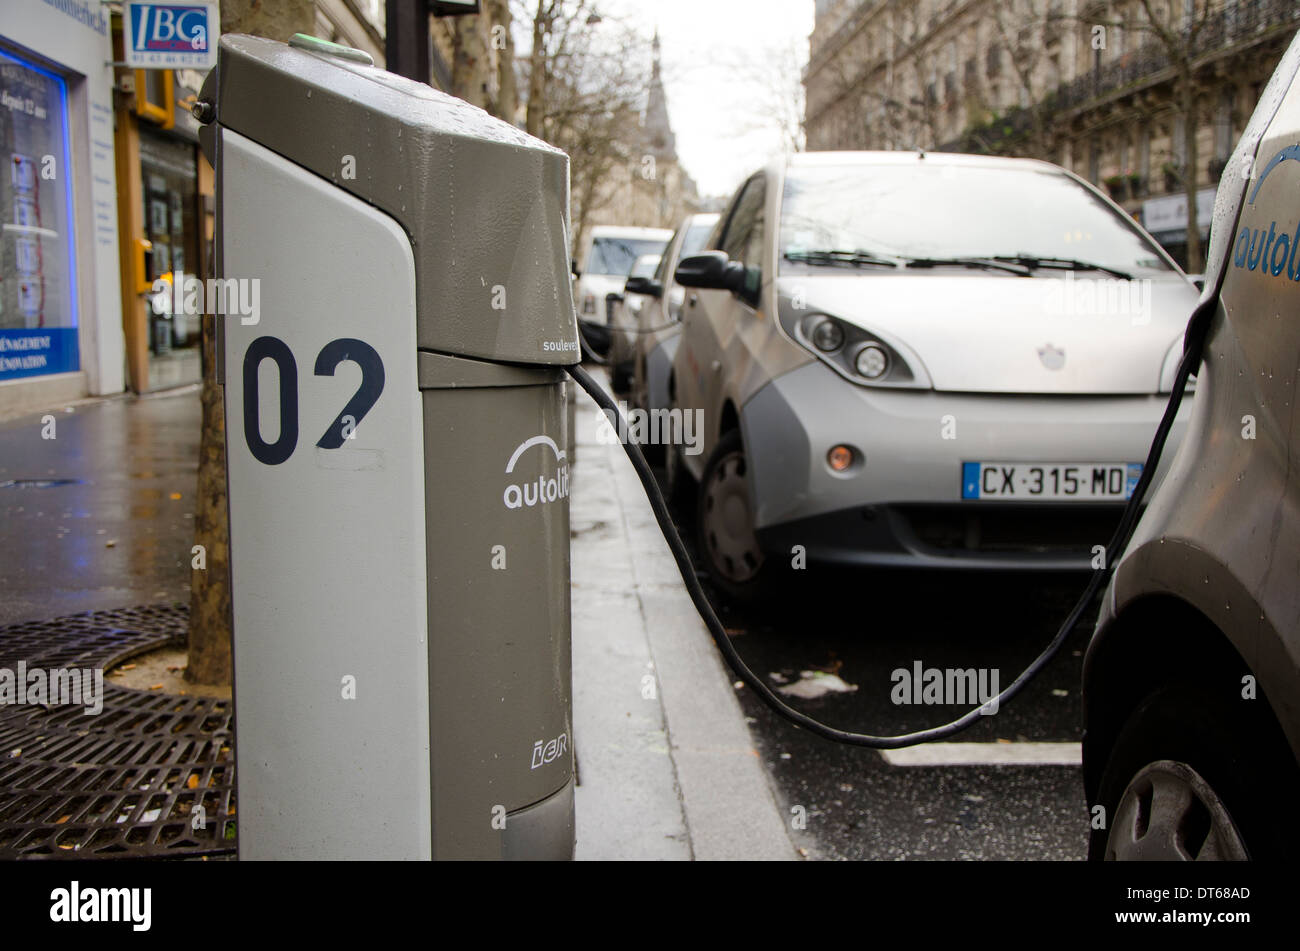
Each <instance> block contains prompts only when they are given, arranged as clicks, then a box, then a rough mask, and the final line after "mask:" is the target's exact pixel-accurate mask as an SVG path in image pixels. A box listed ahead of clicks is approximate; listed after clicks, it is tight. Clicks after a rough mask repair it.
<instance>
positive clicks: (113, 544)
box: [104, 538, 117, 548]
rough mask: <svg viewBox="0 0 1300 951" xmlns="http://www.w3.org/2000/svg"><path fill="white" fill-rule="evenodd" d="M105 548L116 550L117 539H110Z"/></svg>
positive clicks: (105, 543)
mask: <svg viewBox="0 0 1300 951" xmlns="http://www.w3.org/2000/svg"><path fill="white" fill-rule="evenodd" d="M104 547H105V548H116V547H117V540H116V539H113V538H110V539H109V540H108V541H106V542H104Z"/></svg>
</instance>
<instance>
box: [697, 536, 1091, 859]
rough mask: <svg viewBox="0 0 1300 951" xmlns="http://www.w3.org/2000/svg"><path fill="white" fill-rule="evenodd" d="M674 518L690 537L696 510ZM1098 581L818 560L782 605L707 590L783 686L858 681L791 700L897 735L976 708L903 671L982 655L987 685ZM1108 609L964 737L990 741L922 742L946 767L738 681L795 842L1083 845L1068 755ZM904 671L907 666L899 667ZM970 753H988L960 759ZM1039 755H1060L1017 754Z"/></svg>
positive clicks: (977, 660) (920, 850)
mask: <svg viewBox="0 0 1300 951" xmlns="http://www.w3.org/2000/svg"><path fill="white" fill-rule="evenodd" d="M676 516H677V521H678V525H679V529H680V530H682V532H683V537H684V538H686V539H687V541H688V544H690V545H692V547H693V532H694V528H693V520H692V519H691V517H690V515H689V513H683V512H681V511H678V512H676ZM1086 580H1087V579H1086V577H1082V576H1069V575H1066V576H1038V575H1025V574H1015V575H1012V574H1006V573H999V574H990V575H987V576H983V575H971V574H969V573H965V574H961V575H956V574H931V573H923V574H917V573H904V572H888V573H877V572H845V571H839V570H835V569H831V568H825V567H818V566H816V565H812V566H809V568H808V569H807V574H806V576H805V577H804V579H803V583H801V584H800V585H799V586H798V588H797V589H795V590H793V591H790V592H789V593H786V594H784V596H783V597H781V598H779V599H777V604H775V605H772V604H768V605H765V606H764V607H762V608H761V609H752V608H751V609H746V608H743V607H740V606H736V605H733V604H730V603H728V602H727V601H726V600H725V598H724V597H723V596H721V595H720V594H718V593H717V592H714V591H712V590H710V595H711V598H712V600H713V603H714V605H715V607H717V608H718V609H719V614H720V615H721V617H722V619H723V622H724V623H725V624H726V626H727V627H728V629H729V630H732V631H733V643H734V644H735V645H736V648H737V650H738V651H739V652H740V654H741V656H742V657H743V658H744V660H745V662H746V663H747V664H748V665H749V666H750V667H751V668H752V669H753V670H754V671H755V672H756V673H758V674H760V675H761V676H763V677H765V678H767V682H768V683H769V685H771V686H772V687H773V688H774V689H775V688H777V687H779V686H781V685H782V683H783V682H784V683H795V682H797V681H799V679H800V674H801V671H809V672H818V671H821V672H830V673H834V674H836V675H837V676H838V677H839V678H840V679H841V680H843V681H844V682H845V684H847V685H848V686H849V687H850V688H851V690H850V691H849V692H831V693H826V694H824V695H823V696H821V697H818V698H815V699H797V698H786V699H787V701H788V702H789V703H790V704H791V705H792V706H794V707H795V708H796V709H799V710H801V711H803V712H805V713H807V714H809V715H811V716H813V717H816V718H818V719H820V720H822V721H824V722H826V723H829V724H830V725H832V726H835V727H838V728H841V729H846V730H854V731H857V732H866V733H875V734H885V733H888V734H895V733H901V732H908V731H912V730H917V729H923V728H926V727H929V726H935V725H939V724H942V723H945V722H947V721H949V720H951V719H954V718H955V717H957V716H959V715H961V714H962V713H965V712H966V710H967V709H968V707H967V706H938V705H923V704H918V705H905V704H901V705H900V704H895V703H894V702H893V700H892V695H893V694H894V693H895V692H896V691H895V685H896V683H897V682H898V681H901V680H903V679H906V680H907V681H908V682H909V683H910V682H911V680H912V677H911V676H910V675H911V674H912V672H913V671H914V668H915V665H916V664H917V663H918V662H919V663H920V664H921V665H922V668H923V669H924V668H961V669H968V668H976V669H980V668H983V669H985V670H986V671H987V675H986V676H987V677H988V678H989V679H986V681H985V683H986V685H989V686H991V677H992V675H993V672H995V671H996V673H997V676H998V682H999V686H1000V687H1005V686H1006V685H1007V684H1009V683H1010V682H1011V681H1012V680H1013V679H1014V678H1015V677H1016V676H1017V675H1018V674H1019V673H1020V672H1021V670H1023V669H1024V667H1025V666H1026V665H1027V664H1028V663H1029V662H1030V661H1031V660H1032V659H1033V658H1034V657H1035V656H1036V655H1037V654H1038V653H1039V652H1040V651H1041V650H1042V648H1043V647H1044V646H1045V645H1046V644H1047V642H1048V641H1050V640H1051V638H1052V636H1053V635H1054V634H1055V632H1056V630H1057V626H1058V625H1059V623H1060V621H1061V619H1062V618H1063V617H1064V615H1065V614H1066V613H1067V612H1068V611H1069V609H1070V608H1071V607H1072V605H1073V603H1074V600H1075V599H1076V598H1077V597H1078V595H1079V592H1080V591H1081V590H1082V588H1083V586H1084V584H1085V583H1086ZM706 587H707V583H706ZM1095 618H1096V611H1095V608H1094V609H1092V610H1089V612H1088V613H1087V614H1086V615H1085V617H1084V618H1083V620H1082V621H1081V623H1080V624H1079V627H1078V628H1077V629H1076V631H1075V633H1074V634H1073V635H1072V637H1071V639H1070V640H1069V641H1067V643H1066V644H1065V646H1064V647H1063V649H1062V651H1061V653H1060V654H1059V655H1058V656H1057V658H1056V660H1055V661H1054V662H1053V663H1052V664H1051V665H1050V666H1049V667H1048V668H1047V669H1046V670H1045V671H1044V672H1043V674H1042V675H1041V676H1040V677H1039V678H1038V679H1037V680H1036V681H1035V682H1033V683H1031V684H1030V685H1029V686H1028V687H1027V688H1026V689H1025V690H1024V691H1023V692H1022V693H1021V694H1020V695H1019V696H1018V697H1017V698H1015V699H1014V700H1013V701H1012V702H1011V703H1009V704H1008V705H1006V706H1005V707H1003V708H1002V709H1001V710H1000V711H999V712H998V713H997V714H996V715H992V716H988V717H983V718H981V720H980V722H979V723H977V724H976V725H975V726H973V727H972V728H971V729H969V730H967V731H966V732H964V733H961V734H958V735H957V736H955V737H953V738H952V742H953V743H961V744H972V743H974V744H979V747H978V748H972V747H970V746H961V747H951V746H950V747H937V748H932V747H929V746H923V747H918V748H917V749H918V750H922V751H924V755H926V756H927V757H937V763H936V764H934V765H901V764H899V763H898V762H889V761H887V759H886V758H885V755H882V754H881V753H880V752H878V751H875V750H866V749H858V748H853V747H848V746H843V745H840V744H836V743H832V742H830V741H827V740H823V739H821V738H819V737H816V736H812V735H810V734H809V733H807V732H806V731H803V730H800V729H798V728H796V727H794V726H793V725H791V724H790V723H789V722H788V721H786V720H784V719H782V718H781V717H779V716H777V715H776V714H775V713H773V712H772V711H771V710H769V709H768V707H767V706H765V705H764V704H763V703H762V702H761V701H760V700H758V699H757V698H756V697H755V696H754V695H753V692H752V691H750V690H748V689H745V688H740V689H738V691H737V693H738V695H739V697H740V700H741V704H742V707H743V708H744V710H745V712H746V714H747V717H748V719H749V722H750V726H751V729H752V731H753V734H754V736H755V739H756V742H757V745H758V747H759V751H760V754H761V755H762V757H763V760H764V762H765V764H766V765H767V767H768V769H769V771H770V775H771V776H772V778H773V780H774V783H773V785H774V789H775V791H776V793H777V795H778V799H779V801H780V805H781V806H782V809H783V811H784V812H785V814H786V815H787V816H788V817H789V820H790V822H791V837H792V839H793V840H794V841H795V843H796V845H798V846H799V847H800V848H801V849H803V850H805V854H806V855H807V856H808V857H809V858H814V859H1081V858H1083V857H1084V856H1085V855H1086V850H1087V828H1086V825H1087V810H1086V804H1085V802H1084V797H1083V786H1082V778H1081V775H1080V769H1079V767H1078V766H1077V765H1062V764H1068V763H1069V762H1070V760H1071V759H1072V758H1073V759H1075V760H1076V761H1077V749H1078V748H1077V745H1075V744H1077V743H1078V741H1079V739H1080V723H1081V719H1082V717H1081V710H1080V698H1079V689H1078V688H1079V682H1080V674H1081V669H1082V652H1083V649H1084V648H1085V646H1086V644H1087V638H1088V635H1089V633H1090V632H1091V629H1092V625H1093V622H1094V621H1095ZM899 669H902V670H904V671H906V672H907V673H908V675H909V676H907V677H906V678H904V677H902V676H901V675H899V676H898V677H897V680H896V679H895V675H894V671H896V670H899ZM773 675H776V676H775V677H774V676H773ZM975 705H978V704H975ZM890 755H893V754H890ZM913 755H915V754H903V757H910V756H913ZM972 756H974V757H977V758H979V759H980V762H981V764H980V765H968V764H961V765H959V764H958V763H957V761H958V760H968V759H969V758H971V757H972ZM1026 756H1028V757H1033V758H1035V759H1038V758H1041V759H1045V760H1047V762H1045V763H1042V764H1040V763H1037V762H1035V763H1034V764H1032V765H1023V764H1020V765H1016V764H1015V763H1014V761H1015V760H1017V759H1020V758H1022V757H1026ZM903 757H899V758H900V759H901V758H903ZM801 823H802V824H803V826H804V827H803V828H800V824H801Z"/></svg>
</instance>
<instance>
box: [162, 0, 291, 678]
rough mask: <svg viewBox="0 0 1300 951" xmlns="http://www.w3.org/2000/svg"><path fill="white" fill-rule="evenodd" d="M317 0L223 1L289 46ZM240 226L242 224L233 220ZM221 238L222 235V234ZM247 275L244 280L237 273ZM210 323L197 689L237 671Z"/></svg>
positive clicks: (190, 672) (205, 341)
mask: <svg viewBox="0 0 1300 951" xmlns="http://www.w3.org/2000/svg"><path fill="white" fill-rule="evenodd" d="M315 25H316V8H315V4H314V3H312V0H277V2H276V3H274V4H264V3H263V2H262V0H223V2H222V4H221V32H222V33H251V34H253V35H255V36H266V37H270V38H271V39H275V40H288V39H289V37H291V36H293V34H295V33H309V34H310V33H314V32H315ZM226 226H227V227H235V228H238V227H240V226H241V225H240V222H237V221H236V222H231V221H227V222H226ZM217 240H218V241H220V240H221V235H219V234H218V235H217ZM230 276H232V277H239V276H240V275H230ZM224 319H225V318H223V317H212V316H204V318H203V338H202V345H203V395H202V403H203V433H202V436H201V437H200V440H199V480H198V498H197V500H196V503H195V512H194V543H195V544H196V545H201V546H203V550H204V551H203V559H204V562H205V564H204V567H203V568H202V569H201V570H200V569H195V570H194V571H192V572H191V581H190V640H189V662H188V663H187V664H186V667H185V679H186V680H188V681H189V682H190V683H196V684H228V683H230V681H231V665H230V631H231V611H230V534H229V533H230V523H229V513H228V508H227V500H226V424H225V411H224V407H223V405H222V392H221V387H219V386H218V385H217V376H216V370H217V362H216V333H215V332H216V322H217V321H218V320H224Z"/></svg>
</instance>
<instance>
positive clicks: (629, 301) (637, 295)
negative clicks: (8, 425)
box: [606, 253, 663, 393]
mask: <svg viewBox="0 0 1300 951" xmlns="http://www.w3.org/2000/svg"><path fill="white" fill-rule="evenodd" d="M662 260H663V258H662V256H661V255H659V254H657V253H656V254H643V255H641V256H640V257H638V258H637V259H636V262H635V263H633V265H632V270H631V271H629V272H628V275H627V280H626V281H625V282H624V284H623V287H622V288H620V289H619V291H618V292H617V293H612V294H609V295H608V297H607V301H606V303H607V309H606V315H607V317H608V321H609V366H610V374H609V375H610V385H611V386H613V388H614V391H615V392H616V393H623V392H626V391H627V388H628V385H629V383H630V382H631V379H632V363H633V359H634V358H635V356H636V338H637V333H638V329H637V328H638V327H639V326H640V323H641V312H642V311H643V310H644V309H645V308H646V307H647V306H648V305H649V304H650V302H651V301H652V300H653V292H652V291H653V284H650V283H647V282H649V281H651V280H652V279H653V277H654V274H655V271H656V270H658V268H659V262H660V261H662Z"/></svg>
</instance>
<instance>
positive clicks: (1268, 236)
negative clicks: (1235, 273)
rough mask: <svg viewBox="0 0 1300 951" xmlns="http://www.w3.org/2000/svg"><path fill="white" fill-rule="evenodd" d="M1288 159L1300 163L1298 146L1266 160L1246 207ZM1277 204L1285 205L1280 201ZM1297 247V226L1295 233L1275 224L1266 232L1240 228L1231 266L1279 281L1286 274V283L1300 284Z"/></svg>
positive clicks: (1299, 228)
mask: <svg viewBox="0 0 1300 951" xmlns="http://www.w3.org/2000/svg"><path fill="white" fill-rule="evenodd" d="M1288 159H1290V160H1294V161H1300V145H1288V146H1287V147H1286V148H1284V149H1282V150H1281V151H1279V152H1278V153H1277V154H1276V155H1274V156H1273V157H1272V158H1271V159H1269V160H1268V164H1267V165H1265V166H1264V171H1263V172H1261V173H1260V176H1259V180H1258V181H1256V182H1255V187H1254V188H1252V189H1251V190H1250V196H1249V197H1248V198H1247V199H1246V204H1248V205H1254V204H1255V199H1256V198H1257V197H1258V196H1259V190H1260V189H1261V188H1263V187H1264V180H1265V179H1267V178H1268V176H1269V175H1270V174H1271V173H1272V171H1273V169H1275V168H1277V167H1278V166H1279V165H1281V164H1282V163H1283V162H1285V161H1287V160H1288ZM1278 204H1283V205H1284V204H1285V203H1284V202H1281V201H1279V202H1278ZM1290 232H1293V233H1290ZM1297 245H1300V222H1296V223H1295V224H1294V229H1293V228H1292V225H1291V224H1283V225H1282V227H1281V229H1279V228H1278V224H1277V221H1276V220H1274V221H1271V222H1269V225H1268V228H1267V229H1265V228H1264V227H1263V225H1262V224H1261V225H1260V227H1258V228H1251V227H1249V226H1248V225H1243V226H1242V228H1241V230H1240V231H1239V232H1238V233H1237V241H1236V244H1235V245H1234V246H1233V250H1232V265H1233V267H1239V268H1245V269H1246V270H1247V271H1256V270H1258V271H1260V272H1261V273H1263V274H1271V275H1272V276H1273V277H1281V276H1282V273H1283V272H1285V273H1286V280H1289V281H1300V265H1298V264H1297V262H1296V246H1297Z"/></svg>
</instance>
